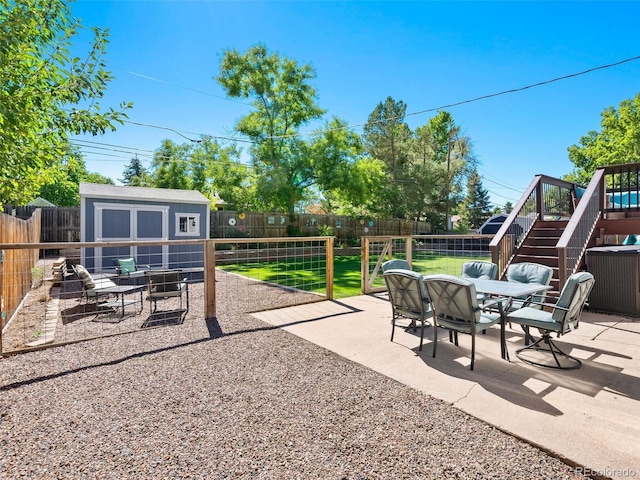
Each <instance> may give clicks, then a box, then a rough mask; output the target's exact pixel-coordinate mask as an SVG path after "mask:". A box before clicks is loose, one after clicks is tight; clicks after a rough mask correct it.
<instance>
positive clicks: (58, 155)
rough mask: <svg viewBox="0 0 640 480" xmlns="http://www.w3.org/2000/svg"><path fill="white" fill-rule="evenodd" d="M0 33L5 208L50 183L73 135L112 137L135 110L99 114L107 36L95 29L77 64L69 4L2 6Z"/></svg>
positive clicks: (0, 160)
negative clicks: (108, 133) (8, 203)
mask: <svg viewBox="0 0 640 480" xmlns="http://www.w3.org/2000/svg"><path fill="white" fill-rule="evenodd" d="M0 25H1V26H2V27H1V28H0V164H1V165H2V168H1V169H0V203H2V202H12V203H20V202H24V201H26V200H28V199H30V198H32V197H33V196H34V194H35V193H36V192H38V190H39V188H40V186H41V185H43V184H44V183H46V182H50V181H51V180H52V174H53V173H54V172H55V171H57V170H56V169H53V168H51V167H52V166H54V165H55V164H56V162H60V161H62V158H63V157H64V156H65V154H66V152H67V151H68V147H69V135H71V134H78V133H92V134H94V135H95V134H101V133H104V132H105V131H106V130H107V129H111V130H114V129H115V124H117V123H121V122H122V120H123V119H124V118H125V117H126V115H125V113H124V111H125V110H126V109H127V108H129V107H130V106H131V104H124V103H123V104H121V105H120V107H119V108H118V109H113V108H110V109H109V110H107V111H106V112H104V113H101V112H100V105H99V102H98V101H99V99H100V98H101V97H102V96H103V94H104V92H105V89H106V87H107V85H108V83H109V81H110V80H111V79H112V76H111V74H110V73H109V72H108V71H107V70H106V69H105V61H104V56H105V54H106V46H107V39H108V32H107V31H106V30H101V29H99V28H94V29H93V42H92V45H91V49H90V50H89V52H88V53H87V54H86V57H85V58H84V59H81V58H77V57H73V56H72V55H71V53H70V46H71V44H72V39H73V38H74V37H75V36H76V35H77V34H78V32H79V29H80V28H81V24H80V21H79V20H76V19H75V18H74V17H73V16H72V15H71V12H70V7H69V2H66V1H64V0H20V1H15V0H0Z"/></svg>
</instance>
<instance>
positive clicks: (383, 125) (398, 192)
mask: <svg viewBox="0 0 640 480" xmlns="http://www.w3.org/2000/svg"><path fill="white" fill-rule="evenodd" d="M406 111H407V106H406V104H405V103H404V102H403V101H396V100H394V99H393V98H391V97H387V99H386V100H385V101H384V102H380V103H379V104H378V105H377V106H376V108H375V109H374V110H373V112H371V114H370V115H369V117H368V119H367V124H366V125H365V127H364V131H363V134H362V137H363V142H364V146H365V150H366V152H367V154H368V155H369V156H370V157H372V158H374V159H376V160H378V161H381V162H383V163H384V164H385V166H386V172H387V181H386V182H384V184H383V188H382V189H381V192H380V195H381V196H380V200H381V201H380V204H379V205H380V207H379V208H380V213H381V214H382V215H390V216H394V217H397V218H406V217H410V216H411V213H410V212H409V209H408V208H407V205H406V201H405V200H406V199H407V198H409V197H407V193H408V190H412V188H411V185H408V182H409V183H413V182H411V179H412V177H411V174H410V173H409V166H410V163H409V148H410V142H411V137H412V133H411V129H410V128H409V126H408V125H407V124H406V123H405V121H404V118H405V114H406Z"/></svg>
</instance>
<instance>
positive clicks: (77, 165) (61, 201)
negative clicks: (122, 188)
mask: <svg viewBox="0 0 640 480" xmlns="http://www.w3.org/2000/svg"><path fill="white" fill-rule="evenodd" d="M52 168H53V169H55V171H54V172H52V175H51V178H52V180H51V181H49V182H47V183H45V184H43V185H41V186H40V191H39V193H38V195H39V196H41V197H43V198H46V199H47V200H49V201H50V202H53V203H54V204H56V205H58V206H60V207H77V206H79V205H80V182H87V183H103V184H109V185H114V181H113V180H111V179H110V178H107V177H104V176H102V175H100V174H99V173H95V172H89V171H87V168H86V165H85V162H84V160H83V158H82V155H81V154H80V152H79V151H78V150H77V149H76V148H71V150H70V151H69V152H68V153H67V154H66V155H65V156H64V157H63V158H62V160H61V161H60V162H57V163H56V164H55V166H53V167H52ZM35 196H36V195H34V198H35Z"/></svg>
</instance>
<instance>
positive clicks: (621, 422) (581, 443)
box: [254, 294, 640, 478]
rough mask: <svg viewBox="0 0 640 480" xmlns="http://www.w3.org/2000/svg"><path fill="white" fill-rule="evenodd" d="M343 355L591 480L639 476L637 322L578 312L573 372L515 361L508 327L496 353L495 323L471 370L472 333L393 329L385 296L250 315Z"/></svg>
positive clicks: (515, 334) (570, 346)
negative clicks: (506, 356)
mask: <svg viewBox="0 0 640 480" xmlns="http://www.w3.org/2000/svg"><path fill="white" fill-rule="evenodd" d="M254 316H255V317H256V318H258V319H260V320H263V321H265V322H268V323H270V324H272V325H276V326H279V327H282V328H284V329H285V330H287V331H289V332H291V333H293V334H295V335H297V336H299V337H301V338H304V339H306V340H308V341H310V342H313V343H315V344H317V345H320V346H322V347H324V348H326V349H328V350H331V351H333V352H335V353H337V354H339V355H341V356H343V357H345V358H348V359H350V360H353V361H354V362H358V363H360V364H363V365H365V366H367V367H369V368H371V369H373V370H375V371H377V372H380V373H382V374H384V375H386V376H388V377H390V378H393V379H395V380H397V381H398V382H402V383H403V384H406V385H408V386H410V387H412V388H415V389H417V390H419V391H421V392H424V393H425V394H427V395H432V396H433V397H436V398H439V399H442V400H444V401H446V402H449V403H450V404H451V405H453V406H454V407H456V408H459V409H461V410H463V411H465V412H467V413H469V414H471V415H473V416H475V417H477V418H479V419H482V420H484V421H486V422H488V423H489V424H491V425H494V426H496V427H497V428H499V429H501V430H503V431H505V432H508V433H510V434H513V435H515V436H517V437H519V438H521V439H524V440H526V441H528V442H530V443H532V444H534V445H536V446H538V447H540V448H542V449H544V450H546V451H548V452H551V453H553V454H554V455H556V456H558V457H560V458H563V459H564V460H565V461H567V463H569V464H572V465H575V466H576V468H577V469H579V471H580V472H582V473H584V474H585V475H588V476H594V477H611V478H628V477H634V476H640V319H636V318H630V317H622V316H615V315H604V314H599V313H594V312H584V313H583V315H582V318H581V323H580V328H579V329H578V330H576V331H574V332H571V333H570V334H568V335H565V336H563V337H561V338H560V339H559V344H560V345H561V346H562V347H565V348H564V349H565V351H568V352H570V353H571V354H572V355H573V356H575V357H578V358H580V359H581V360H582V362H583V365H582V368H580V369H578V370H567V371H558V370H554V369H547V368H541V367H534V366H531V365H528V364H526V363H524V362H522V361H520V360H519V359H518V358H516V356H515V350H516V348H518V347H519V346H522V345H523V341H524V340H523V339H524V336H523V333H522V331H521V330H520V329H519V328H518V329H516V327H515V326H514V328H513V329H511V328H507V344H508V349H509V352H510V356H511V361H510V362H507V361H505V360H502V359H501V358H500V343H499V341H500V330H499V328H498V327H494V328H492V329H490V330H489V332H488V333H487V335H478V336H477V344H476V361H475V370H474V371H470V370H469V360H470V359H469V357H470V345H471V342H470V339H469V337H468V336H466V335H461V336H460V338H459V340H460V341H459V346H458V347H456V346H455V345H454V344H453V343H449V340H448V336H447V334H446V332H445V331H444V330H443V331H442V333H441V334H439V335H438V341H439V347H438V352H437V357H436V358H432V339H433V331H432V329H433V327H428V328H425V343H424V347H423V350H422V352H419V351H418V345H419V340H420V338H419V331H418V333H417V334H416V333H414V332H413V331H405V330H404V329H403V328H396V335H395V338H394V341H393V342H391V341H389V338H390V334H391V324H390V321H391V307H390V305H389V303H388V301H387V300H386V298H385V295H384V294H380V295H363V296H357V297H350V298H345V299H341V300H338V301H324V302H319V303H312V304H307V305H302V306H295V307H288V308H282V309H277V310H271V311H266V312H259V313H255V314H254Z"/></svg>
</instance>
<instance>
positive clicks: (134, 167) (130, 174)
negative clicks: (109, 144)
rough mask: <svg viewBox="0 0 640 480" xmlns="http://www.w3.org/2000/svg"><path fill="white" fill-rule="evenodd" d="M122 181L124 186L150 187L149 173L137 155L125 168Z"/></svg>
mask: <svg viewBox="0 0 640 480" xmlns="http://www.w3.org/2000/svg"><path fill="white" fill-rule="evenodd" d="M120 181H121V182H122V184H123V185H128V186H130V187H145V186H147V185H148V183H149V180H148V172H147V170H146V168H144V167H143V166H142V162H141V161H140V159H139V158H138V156H137V155H136V156H135V157H133V158H132V159H131V161H130V162H129V164H128V165H127V166H126V167H125V169H124V171H123V172H122V178H121V179H120Z"/></svg>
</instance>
